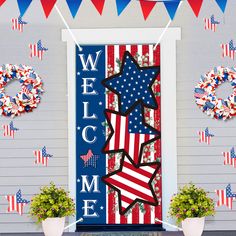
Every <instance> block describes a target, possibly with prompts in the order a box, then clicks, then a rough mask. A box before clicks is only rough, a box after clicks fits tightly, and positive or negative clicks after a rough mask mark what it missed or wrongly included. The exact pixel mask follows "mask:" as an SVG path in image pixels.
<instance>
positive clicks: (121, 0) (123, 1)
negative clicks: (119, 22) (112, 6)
mask: <svg viewBox="0 0 236 236" xmlns="http://www.w3.org/2000/svg"><path fill="white" fill-rule="evenodd" d="M130 1H131V0H116V8H117V13H118V16H119V15H120V14H121V13H122V12H123V11H124V9H125V8H126V7H127V5H128V4H129V3H130Z"/></svg>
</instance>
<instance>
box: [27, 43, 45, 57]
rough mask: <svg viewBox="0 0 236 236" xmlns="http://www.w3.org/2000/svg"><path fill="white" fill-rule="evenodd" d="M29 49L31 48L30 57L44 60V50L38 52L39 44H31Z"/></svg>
mask: <svg viewBox="0 0 236 236" xmlns="http://www.w3.org/2000/svg"><path fill="white" fill-rule="evenodd" d="M29 48H30V51H31V52H30V57H31V58H32V57H38V58H39V59H40V60H42V59H43V52H44V51H43V50H38V45H37V43H35V44H29Z"/></svg>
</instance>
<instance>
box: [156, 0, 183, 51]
mask: <svg viewBox="0 0 236 236" xmlns="http://www.w3.org/2000/svg"><path fill="white" fill-rule="evenodd" d="M182 3H183V0H181V2H180V3H179V6H178V8H177V10H176V12H177V11H178V10H179V8H180V7H181V5H182ZM171 22H172V20H169V22H168V23H167V25H166V27H165V29H164V30H163V32H162V33H161V35H160V37H159V39H158V40H157V42H156V44H155V46H154V47H153V49H154V50H156V47H157V46H158V44H159V43H160V42H161V40H162V38H163V36H164V35H165V33H166V31H167V29H168V28H169V26H170V24H171Z"/></svg>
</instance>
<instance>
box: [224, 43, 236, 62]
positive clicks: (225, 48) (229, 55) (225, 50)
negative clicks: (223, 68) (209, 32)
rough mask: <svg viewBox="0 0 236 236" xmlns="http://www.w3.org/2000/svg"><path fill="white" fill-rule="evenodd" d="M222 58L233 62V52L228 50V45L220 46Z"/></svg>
mask: <svg viewBox="0 0 236 236" xmlns="http://www.w3.org/2000/svg"><path fill="white" fill-rule="evenodd" d="M221 48H222V49H223V51H222V57H230V58H231V59H233V60H234V55H235V50H230V47H229V44H221Z"/></svg>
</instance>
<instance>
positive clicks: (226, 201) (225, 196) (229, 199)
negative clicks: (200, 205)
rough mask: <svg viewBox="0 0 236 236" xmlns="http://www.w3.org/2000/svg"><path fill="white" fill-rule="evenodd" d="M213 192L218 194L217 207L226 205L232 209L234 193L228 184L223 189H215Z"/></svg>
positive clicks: (235, 196) (235, 195)
mask: <svg viewBox="0 0 236 236" xmlns="http://www.w3.org/2000/svg"><path fill="white" fill-rule="evenodd" d="M215 192H216V194H217V196H218V201H217V207H221V206H226V207H228V208H229V209H231V210H232V208H233V200H236V194H235V193H232V189H231V185H230V184H228V185H227V187H226V188H225V189H220V190H216V191H215Z"/></svg>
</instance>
